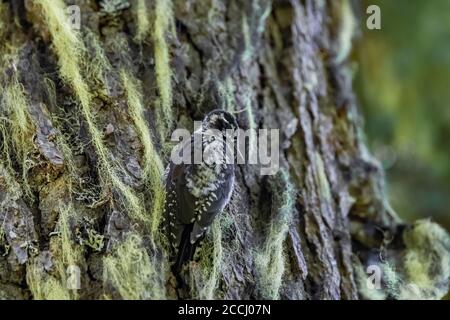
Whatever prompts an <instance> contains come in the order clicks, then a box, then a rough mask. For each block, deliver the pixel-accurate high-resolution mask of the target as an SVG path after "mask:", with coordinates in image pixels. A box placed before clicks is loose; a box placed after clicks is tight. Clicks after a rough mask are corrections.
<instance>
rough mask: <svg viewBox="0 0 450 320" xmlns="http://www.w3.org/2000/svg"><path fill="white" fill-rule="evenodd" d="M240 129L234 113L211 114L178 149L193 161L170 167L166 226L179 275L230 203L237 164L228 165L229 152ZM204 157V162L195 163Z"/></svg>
mask: <svg viewBox="0 0 450 320" xmlns="http://www.w3.org/2000/svg"><path fill="white" fill-rule="evenodd" d="M237 129H238V125H237V122H236V119H235V118H234V116H233V115H232V114H230V113H228V112H226V111H223V110H214V111H211V112H210V113H208V114H207V115H206V117H205V119H204V120H203V121H202V123H201V126H200V127H199V128H198V129H197V130H196V131H195V132H194V133H193V134H192V135H191V137H190V139H188V141H185V142H184V143H183V144H182V145H180V146H179V147H178V149H177V150H176V152H177V153H178V154H179V155H180V154H181V153H184V152H190V157H189V158H190V160H191V161H190V162H189V161H187V162H188V163H184V162H183V163H180V164H175V163H174V161H172V159H171V161H170V163H169V165H168V166H167V169H166V173H165V188H166V203H165V208H164V215H163V225H164V231H165V234H166V236H167V238H168V240H169V243H170V255H171V256H170V260H171V263H173V265H172V271H173V272H174V274H179V272H180V271H181V268H182V266H183V264H184V263H186V262H188V261H190V260H192V259H193V256H194V253H195V249H196V247H197V244H198V243H199V242H200V241H201V240H202V238H203V237H204V234H205V232H206V230H207V229H208V227H209V226H210V225H211V224H212V222H213V221H214V218H215V217H216V216H217V214H219V213H220V212H221V211H222V210H223V209H224V208H225V206H226V205H227V204H228V202H229V201H230V197H231V193H232V191H233V187H234V170H235V165H234V161H227V160H230V158H229V153H227V150H228V151H230V149H229V146H230V138H231V139H234V138H235V135H232V136H231V135H229V134H227V133H230V132H235V130H237ZM231 145H233V146H234V143H233V144H231ZM231 151H234V150H231ZM198 152H201V155H202V158H201V161H195V159H198V157H197V156H198ZM194 153H197V155H196V156H194ZM233 155H234V153H233ZM196 157H197V158H196ZM233 160H234V156H233Z"/></svg>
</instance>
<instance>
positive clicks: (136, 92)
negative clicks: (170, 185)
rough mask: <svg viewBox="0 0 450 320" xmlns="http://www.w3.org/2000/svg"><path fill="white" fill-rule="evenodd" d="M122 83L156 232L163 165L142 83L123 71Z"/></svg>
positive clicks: (161, 192) (161, 190)
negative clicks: (139, 148)
mask: <svg viewBox="0 0 450 320" xmlns="http://www.w3.org/2000/svg"><path fill="white" fill-rule="evenodd" d="M121 76H122V82H123V86H124V88H125V93H126V96H127V102H128V108H129V113H130V116H131V118H132V119H133V123H134V125H135V127H136V129H137V132H138V135H139V138H140V140H141V143H142V146H143V156H142V158H143V167H144V176H145V180H146V182H147V183H148V184H149V186H150V191H151V194H152V210H151V212H152V215H151V231H152V233H154V232H156V231H157V229H158V226H159V221H160V218H161V214H162V211H163V210H162V209H163V205H164V198H165V192H164V186H163V182H162V179H161V177H162V174H163V171H164V169H163V164H162V161H161V159H160V157H159V155H158V153H157V151H156V150H155V146H154V143H153V141H152V134H151V132H150V129H149V126H148V124H147V122H146V121H145V107H144V105H143V98H142V89H141V86H140V83H139V81H138V80H137V79H135V78H134V77H133V76H132V75H131V74H129V73H127V72H126V71H125V70H122V71H121Z"/></svg>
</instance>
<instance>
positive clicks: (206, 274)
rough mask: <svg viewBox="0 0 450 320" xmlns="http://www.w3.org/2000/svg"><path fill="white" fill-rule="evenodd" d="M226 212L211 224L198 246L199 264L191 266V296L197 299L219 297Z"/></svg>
mask: <svg viewBox="0 0 450 320" xmlns="http://www.w3.org/2000/svg"><path fill="white" fill-rule="evenodd" d="M223 219H226V217H225V214H222V215H221V216H220V217H218V218H217V219H216V220H215V221H214V222H213V224H212V226H211V231H210V232H209V233H208V234H207V236H206V238H205V240H204V242H203V244H202V246H201V248H198V249H197V250H198V253H196V255H197V256H196V259H197V260H198V264H196V265H194V266H191V274H192V276H191V278H190V279H191V283H190V288H191V296H192V297H194V298H196V299H207V300H211V299H218V298H220V297H218V296H217V292H216V290H217V288H218V286H219V280H220V277H221V275H222V272H221V271H222V270H221V269H222V268H223V267H224V266H225V264H226V263H224V260H223V258H224V247H223V245H222V224H223Z"/></svg>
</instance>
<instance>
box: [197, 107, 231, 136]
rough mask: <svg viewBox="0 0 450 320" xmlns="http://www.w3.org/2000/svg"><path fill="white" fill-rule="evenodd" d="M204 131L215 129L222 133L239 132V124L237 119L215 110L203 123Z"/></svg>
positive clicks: (227, 113)
mask: <svg viewBox="0 0 450 320" xmlns="http://www.w3.org/2000/svg"><path fill="white" fill-rule="evenodd" d="M202 127H203V130H208V129H215V130H220V131H225V130H229V129H231V130H237V129H238V128H239V127H238V124H237V121H236V118H235V117H234V116H233V115H232V114H231V113H229V112H227V111H224V110H218V109H216V110H213V111H211V112H210V113H208V114H207V115H206V117H205V119H204V120H203V122H202Z"/></svg>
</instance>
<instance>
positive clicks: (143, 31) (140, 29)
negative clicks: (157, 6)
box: [135, 0, 151, 43]
mask: <svg viewBox="0 0 450 320" xmlns="http://www.w3.org/2000/svg"><path fill="white" fill-rule="evenodd" d="M135 14H136V35H135V40H136V41H137V42H138V43H141V42H142V41H144V40H145V39H146V38H147V36H148V34H149V33H150V29H151V23H150V17H149V9H148V8H147V1H146V0H137V2H136V8H135Z"/></svg>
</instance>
